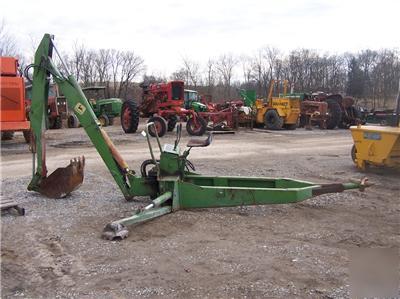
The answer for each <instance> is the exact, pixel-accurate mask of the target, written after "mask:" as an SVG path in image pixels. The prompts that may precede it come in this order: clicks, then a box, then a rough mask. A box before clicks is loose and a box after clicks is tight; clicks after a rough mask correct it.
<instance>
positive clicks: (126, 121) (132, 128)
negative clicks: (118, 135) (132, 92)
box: [121, 100, 139, 134]
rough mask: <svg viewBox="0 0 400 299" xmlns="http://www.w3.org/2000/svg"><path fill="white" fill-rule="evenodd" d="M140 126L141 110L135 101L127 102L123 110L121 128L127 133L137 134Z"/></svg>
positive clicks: (123, 105)
mask: <svg viewBox="0 0 400 299" xmlns="http://www.w3.org/2000/svg"><path fill="white" fill-rule="evenodd" d="M138 126H139V109H138V107H137V104H136V102H135V101H133V100H128V101H125V102H124V103H123V104H122V108H121V127H122V130H124V132H125V133H127V134H130V133H135V132H136V131H137V128H138Z"/></svg>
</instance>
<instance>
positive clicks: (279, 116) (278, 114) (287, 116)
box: [255, 80, 300, 130]
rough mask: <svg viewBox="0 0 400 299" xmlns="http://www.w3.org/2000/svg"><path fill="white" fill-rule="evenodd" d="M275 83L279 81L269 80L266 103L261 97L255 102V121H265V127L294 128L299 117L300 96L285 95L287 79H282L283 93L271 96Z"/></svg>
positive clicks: (260, 122)
mask: <svg viewBox="0 0 400 299" xmlns="http://www.w3.org/2000/svg"><path fill="white" fill-rule="evenodd" d="M275 83H279V81H275V80H271V84H270V88H269V93H268V103H267V104H266V103H264V102H263V100H262V99H257V100H256V102H255V108H256V123H257V124H264V123H265V127H266V128H267V129H271V130H280V129H282V128H284V129H287V130H295V129H296V128H297V127H298V121H299V117H300V98H297V97H288V96H287V85H288V81H287V80H284V81H283V94H280V95H279V96H278V97H273V96H272V93H273V90H274V87H275Z"/></svg>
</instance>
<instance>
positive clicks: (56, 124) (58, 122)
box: [50, 116, 62, 130]
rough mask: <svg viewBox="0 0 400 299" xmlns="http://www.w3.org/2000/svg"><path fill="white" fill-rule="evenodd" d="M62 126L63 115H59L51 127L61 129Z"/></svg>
mask: <svg viewBox="0 0 400 299" xmlns="http://www.w3.org/2000/svg"><path fill="white" fill-rule="evenodd" d="M61 128H62V119H61V116H57V117H56V118H55V119H53V121H52V123H51V126H50V129H55V130H58V129H61Z"/></svg>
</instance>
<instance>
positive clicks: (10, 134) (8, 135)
mask: <svg viewBox="0 0 400 299" xmlns="http://www.w3.org/2000/svg"><path fill="white" fill-rule="evenodd" d="M13 137H14V131H5V132H1V140H11V139H13Z"/></svg>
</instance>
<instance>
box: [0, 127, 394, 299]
mask: <svg viewBox="0 0 400 299" xmlns="http://www.w3.org/2000/svg"><path fill="white" fill-rule="evenodd" d="M106 129H107V131H108V132H109V133H110V135H111V137H112V139H113V140H114V141H115V143H116V145H117V147H118V148H119V149H120V151H121V153H122V155H123V156H124V157H125V158H126V160H127V162H128V163H129V165H130V166H131V168H133V169H138V168H139V165H140V163H141V162H142V161H143V160H144V159H148V158H149V153H148V150H147V147H146V142H145V139H144V138H143V137H142V136H141V135H140V134H134V135H124V134H123V133H122V131H121V129H120V127H119V126H118V125H116V126H114V127H108V128H106ZM185 134H186V133H185ZM173 139H174V135H173V134H172V133H170V134H169V135H168V136H167V137H165V138H163V141H164V142H169V143H172V141H173ZM48 140H49V147H48V160H49V169H50V170H53V169H54V168H56V167H58V166H65V165H66V164H67V161H69V159H70V158H72V157H74V156H77V155H81V154H85V156H86V158H87V167H86V178H85V182H84V185H83V186H82V187H81V188H80V189H79V190H78V191H76V192H74V193H73V195H71V196H70V197H68V198H66V199H61V200H50V199H46V198H43V197H41V196H40V195H38V194H34V193H30V192H28V191H27V190H26V186H27V184H28V182H29V179H30V174H31V156H30V154H29V153H28V151H27V146H26V145H25V144H23V140H22V135H21V136H18V138H16V139H14V140H13V141H8V142H5V143H3V144H2V153H1V158H2V160H1V174H2V189H1V194H2V195H3V196H4V197H11V198H14V199H16V200H17V201H18V203H20V204H21V205H22V206H23V207H25V208H26V210H27V214H26V216H24V217H18V216H14V215H9V214H6V215H3V217H2V219H1V224H2V227H1V233H2V242H1V276H2V277H1V278H2V279H1V289H2V296H3V297H4V298H7V297H13V296H20V297H30V298H32V297H35V298H36V297H45V298H54V297H62V298H65V297H69V298H72V297H75V298H77V297H79V298H127V297H129V298H131V297H139V296H143V297H181V298H188V297H201V298H204V297H208V298H221V297H222V298H225V297H229V298H231V297H275V298H289V297H303V298H310V297H313V298H343V297H348V296H349V276H348V274H349V273H348V272H349V271H348V264H349V255H348V250H349V249H351V248H355V247H398V246H399V244H400V237H399V231H400V225H399V222H400V221H399V217H398V216H399V212H400V208H399V197H400V187H399V178H400V175H399V174H398V173H397V174H396V173H383V172H382V171H375V172H374V173H370V174H368V177H369V178H370V181H371V182H373V183H375V186H373V187H371V188H370V189H369V190H368V191H367V192H365V193H360V192H358V191H349V192H346V193H341V194H330V195H323V196H320V197H317V198H315V199H312V200H309V201H306V202H303V203H300V204H292V205H279V206H278V205H275V206H260V207H238V208H227V209H203V210H196V211H179V212H177V213H174V214H170V215H167V216H164V217H161V218H159V219H156V220H154V221H151V222H148V223H146V224H143V225H140V226H137V227H135V228H132V229H131V234H130V236H129V237H128V239H125V240H124V241H122V242H117V241H114V242H110V241H105V240H102V239H101V238H100V236H101V231H102V229H103V227H104V225H105V224H106V223H108V222H110V221H112V220H116V219H119V218H121V217H123V216H128V215H130V214H131V213H132V211H133V210H134V209H135V206H137V205H138V204H143V202H145V201H146V199H144V198H138V200H139V201H140V202H126V201H125V200H124V198H123V197H122V195H121V193H120V192H119V190H118V189H117V186H116V184H115V183H114V182H113V181H112V179H111V176H110V175H109V173H108V171H107V169H106V168H105V166H104V165H103V163H102V162H101V160H100V157H99V156H98V154H97V153H96V151H95V149H94V148H93V147H92V146H91V144H90V143H89V141H88V138H87V137H86V135H85V134H84V133H83V130H82V129H63V130H54V131H51V132H49V134H48ZM187 140H188V136H187V135H184V136H183V140H182V144H185V143H186V142H187ZM351 144H352V140H351V136H350V132H348V131H345V130H334V131H320V130H318V129H316V130H313V131H311V132H310V131H304V130H301V129H300V130H296V131H290V132H289V131H282V132H274V133H268V132H260V131H241V132H239V133H238V134H236V135H234V136H232V135H225V136H216V137H215V139H214V142H213V144H212V145H211V146H210V147H208V148H203V149H193V150H192V154H191V160H192V161H193V162H194V164H195V165H196V167H197V170H198V172H200V173H203V174H214V175H248V176H274V177H292V178H297V179H302V180H309V181H315V182H344V181H347V180H349V179H352V178H361V177H363V176H364V175H365V174H363V173H360V172H358V171H357V170H356V169H355V167H354V166H353V164H352V161H351V159H350V155H349V152H350V148H351Z"/></svg>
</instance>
